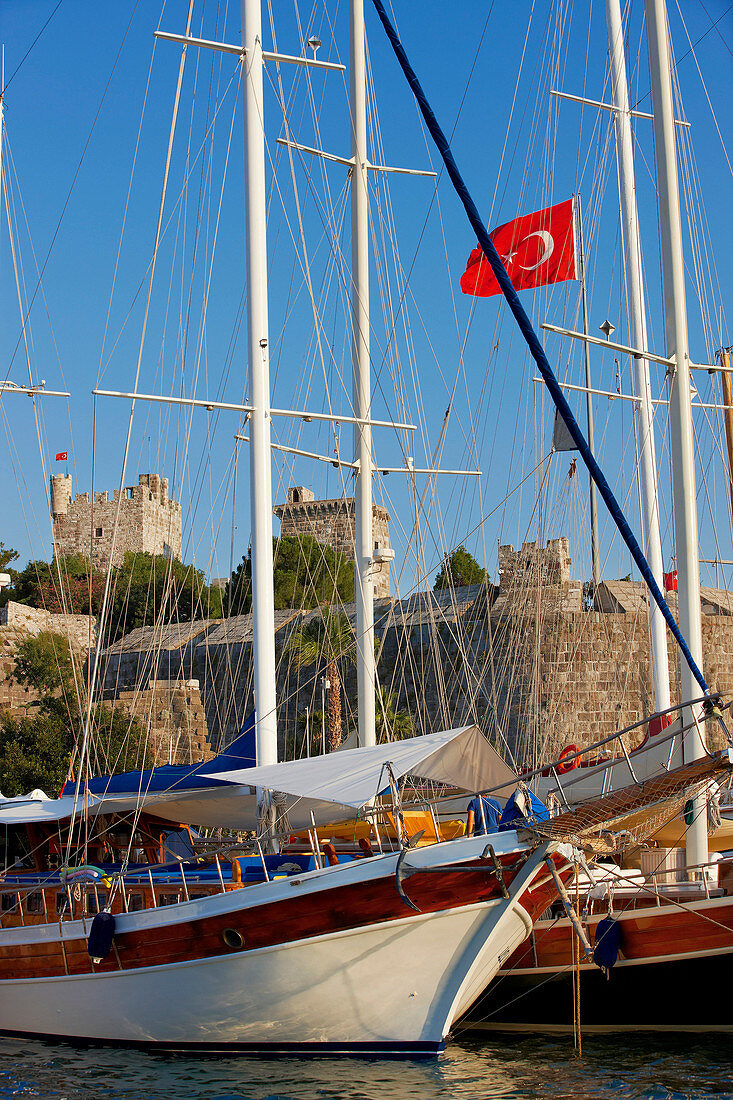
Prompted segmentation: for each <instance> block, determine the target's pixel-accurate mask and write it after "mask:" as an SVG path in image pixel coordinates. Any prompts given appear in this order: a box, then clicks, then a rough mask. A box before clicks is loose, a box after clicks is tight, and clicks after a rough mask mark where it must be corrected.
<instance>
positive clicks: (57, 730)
mask: <svg viewBox="0 0 733 1100" xmlns="http://www.w3.org/2000/svg"><path fill="white" fill-rule="evenodd" d="M13 675H14V678H15V679H16V680H17V681H18V683H21V684H25V685H26V686H27V687H30V688H33V690H34V691H36V692H37V693H38V694H39V695H40V696H41V698H40V701H39V702H38V703H37V704H35V705H34V710H35V713H31V714H29V713H26V714H25V715H23V716H21V717H17V716H15V715H13V714H10V713H9V712H8V711H4V712H2V713H0V790H2V792H3V794H4V795H6V796H8V797H12V796H13V795H16V794H25V793H26V792H28V791H30V790H33V789H34V788H35V787H40V788H41V789H42V790H44V791H45V792H46V794H49V795H55V794H58V792H59V791H60V789H61V787H62V785H63V783H64V781H65V779H66V778H67V775H68V771H69V761H70V758H71V757H72V754H73V752H74V748H75V746H76V745H77V742H78V740H79V738H80V735H81V732H82V728H83V717H82V714H81V712H80V709H79V695H78V692H77V684H76V682H75V680H74V665H73V661H72V654H71V647H70V645H69V642H68V640H67V639H66V638H65V637H64V636H63V635H62V634H54V633H52V632H50V631H43V632H42V633H40V634H38V635H37V636H36V637H30V638H26V639H25V640H24V641H23V642H22V643H21V645H20V646H19V647H18V649H17V651H16V658H15V671H14V673H13ZM84 717H86V716H84ZM91 729H92V736H91V737H90V767H91V770H92V771H93V772H95V773H97V774H106V773H116V772H122V771H129V770H131V769H133V768H141V767H149V766H150V765H151V764H152V759H151V757H150V755H149V753H148V752H147V749H146V747H145V740H144V738H143V735H142V731H141V730H140V727H139V725H138V723H137V721H136V720H135V719H133V718H131V717H130V716H129V715H128V714H127V712H126V711H125V710H124V709H123V708H121V707H109V706H106V705H105V704H99V705H97V706H96V707H94V708H92V714H91Z"/></svg>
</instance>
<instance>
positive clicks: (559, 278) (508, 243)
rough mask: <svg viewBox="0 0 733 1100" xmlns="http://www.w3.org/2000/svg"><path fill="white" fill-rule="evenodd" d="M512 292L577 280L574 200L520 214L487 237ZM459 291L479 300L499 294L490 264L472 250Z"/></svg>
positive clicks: (499, 290)
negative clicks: (512, 287)
mask: <svg viewBox="0 0 733 1100" xmlns="http://www.w3.org/2000/svg"><path fill="white" fill-rule="evenodd" d="M490 237H491V240H492V241H493V243H494V248H495V249H496V251H497V252H498V253H499V255H500V256H501V259H502V262H503V264H504V267H505V268H506V269H507V274H508V275H509V278H510V279H511V281H512V283H513V285H514V289H515V290H527V289H528V288H529V287H533V286H545V285H546V284H547V283H561V282H564V280H565V279H577V278H578V274H577V271H576V267H575V234H574V232H573V200H572V199H568V200H567V202H561V203H558V205H557V206H549V207H548V208H547V209H546V210H537V211H536V212H535V213H534V214H523V215H522V217H521V218H515V219H514V221H513V222H507V223H506V225H500V226H499V227H498V228H497V229H494V230H492V232H491V233H490ZM461 290H462V291H463V293H464V294H473V295H476V296H477V297H479V298H489V297H490V296H491V295H492V294H501V288H500V287H499V284H498V282H497V281H496V278H495V277H494V273H493V271H492V270H491V267H490V265H489V261H488V260H487V259H486V257H485V256H484V254H483V252H482V250H481V249H480V248H474V250H473V252H472V253H471V255H470V256H469V257H468V264H467V266H466V270H465V271H464V273H463V275H461Z"/></svg>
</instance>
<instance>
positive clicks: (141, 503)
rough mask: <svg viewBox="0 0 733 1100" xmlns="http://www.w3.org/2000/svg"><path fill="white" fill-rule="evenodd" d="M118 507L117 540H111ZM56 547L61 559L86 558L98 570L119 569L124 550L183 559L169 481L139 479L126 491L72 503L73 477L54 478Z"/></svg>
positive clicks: (150, 476) (153, 477)
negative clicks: (79, 556) (108, 567)
mask: <svg viewBox="0 0 733 1100" xmlns="http://www.w3.org/2000/svg"><path fill="white" fill-rule="evenodd" d="M118 503H119V513H120V514H119V522H118V525H117V536H116V538H115V540H114V550H113V549H112V535H113V531H114V526H115V521H116V518H117V510H118ZM51 510H52V512H53V546H54V553H55V554H56V555H57V556H58V557H64V556H66V555H67V554H84V556H85V557H88V558H91V561H92V563H93V564H94V565H96V566H97V567H98V568H106V566H107V565H108V564H109V563H110V557H111V562H112V565H119V564H120V563H121V562H122V559H123V558H124V556H125V553H126V551H128V550H130V551H133V552H135V553H148V554H163V555H164V556H166V557H172V558H177V559H179V560H180V557H181V542H182V539H181V505H180V503H179V502H178V501H175V500H171V499H170V498H169V496H168V479H167V478H165V477H159V476H158V474H140V475H139V476H138V484H137V485H131V486H129V487H127V488H126V489H123V491H122V500H121V501H120V491H119V489H115V491H114V493H113V494H112V498H111V499H110V497H109V494H108V493H106V492H101V493H94V499H93V500H92V499H91V498H90V496H89V493H77V494H76V496H75V497H74V498H73V499H72V496H71V477H69V476H68V475H54V476H52V477H51Z"/></svg>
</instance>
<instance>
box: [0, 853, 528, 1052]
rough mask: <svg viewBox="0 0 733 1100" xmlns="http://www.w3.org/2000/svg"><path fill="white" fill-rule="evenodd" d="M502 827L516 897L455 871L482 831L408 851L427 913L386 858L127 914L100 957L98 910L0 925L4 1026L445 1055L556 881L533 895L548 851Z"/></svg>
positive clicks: (191, 1043) (106, 1037)
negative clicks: (94, 923)
mask: <svg viewBox="0 0 733 1100" xmlns="http://www.w3.org/2000/svg"><path fill="white" fill-rule="evenodd" d="M503 835H504V836H505V837H506V840H505V841H504V840H502V841H499V842H498V847H499V848H500V849H501V855H502V857H503V861H504V862H505V864H506V881H507V882H508V883H509V884H510V898H509V899H505V898H504V897H503V896H502V894H501V892H500V889H499V887H498V883H497V880H496V876H495V875H494V874H491V873H489V872H488V869H487V867H486V866H485V865H484V866H481V867H478V866H477V867H476V870H475V872H473V870H470V871H468V872H466V871H458V870H455V868H456V866H457V865H458V861H459V860H460V863H461V865H464V864H465V863H466V862H470V861H473V863H474V864H475V863H476V860H477V857H480V854H481V851H482V850H483V848H484V846H485V838H474V839H472V840H468V841H466V840H462V841H456V842H452V843H449V844H444V845H440V846H434V847H433V849H432V854H431V850H430V849H421V850H419V851H414V852H410V853H408V858H409V862H410V865H411V867H413V868H417V870H416V871H415V873H414V874H412V875H410V877H409V878H407V879H406V880H405V883H404V887H405V890H406V891H407V892H408V895H409V897H410V898H411V899H413V900H414V902H415V903H416V904H417V905H418V906H419V907H420V910H421V911H420V912H415V911H414V910H412V909H411V908H410V907H409V906H408V905H406V904H405V902H404V901H403V899H402V898H401V897H400V895H399V893H398V891H397V888H396V884H395V869H396V862H397V859H396V856H386V857H379V858H377V859H374V860H364V861H356V862H355V863H353V864H349V865H347V866H345V867H334V868H331V869H328V870H325V871H321V872H314V873H311V874H308V875H302V876H300V877H296V878H290V879H283V880H279V881H275V882H271V883H265V884H262V885H260V886H251V887H247V888H245V889H242V890H239V891H230V892H228V893H225V894H219V895H215V896H214V897H209V898H205V899H200V900H196V901H190V902H187V903H183V904H181V905H176V906H169V907H165V908H159V909H153V910H147V911H145V912H141V913H129V914H126V915H123V916H121V917H119V918H118V921H117V930H116V934H115V940H114V946H113V951H112V952H111V954H110V955H109V956H108V957H107V959H106V960H104V961H103V962H102V963H101V964H99V965H98V966H96V967H95V966H94V965H93V964H92V961H91V960H90V959H89V955H88V953H87V951H86V936H87V935H88V928H89V921H88V920H87V921H86V922H83V921H80V920H73V921H68V922H61V923H60V924H59V923H56V924H43V925H35V926H31V927H26V928H13V929H7V930H3V931H0V975H2V980H0V1031H2V1032H5V1033H12V1034H23V1035H37V1036H53V1037H56V1038H63V1039H74V1040H92V1041H98V1042H121V1043H126V1044H145V1045H155V1046H164V1047H170V1048H188V1047H190V1048H199V1049H227V1048H238V1049H242V1050H268V1051H273V1052H274V1051H287V1050H296V1049H303V1050H310V1051H314V1052H315V1051H323V1050H329V1051H333V1052H339V1051H343V1052H355V1051H357V1052H358V1051H361V1052H364V1053H369V1052H373V1053H380V1052H386V1051H392V1052H395V1053H413V1054H415V1053H417V1054H419V1053H425V1054H430V1053H435V1052H436V1051H438V1050H439V1049H440V1048H441V1046H442V1044H443V1042H444V1039H445V1036H446V1034H447V1032H448V1031H449V1029H450V1027H451V1026H452V1024H453V1022H454V1020H455V1019H456V1018H457V1017H458V1016H459V1015H460V1014H461V1013H462V1012H464V1011H465V1010H466V1009H467V1008H468V1007H469V1006H470V1004H471V1003H472V1002H473V1000H474V999H475V998H476V997H477V996H479V995H480V993H481V992H482V990H483V989H484V988H485V987H486V985H488V984H489V982H490V981H491V980H492V978H493V977H494V975H495V973H496V971H497V970H498V968H499V966H500V965H501V964H502V962H505V961H506V960H507V959H508V958H509V956H510V955H511V954H512V952H513V951H514V950H515V949H516V948H517V946H518V945H519V944H520V943H521V942H522V940H524V939H525V938H526V936H527V935H528V934H529V933H530V931H531V927H532V914H533V913H534V912H536V911H537V908H538V907H539V906H540V905H546V904H547V900H548V899H547V893H546V891H547V885H544V886H542V885H541V886H539V888H538V889H536V890H534V891H532V892H531V893H528V888H529V887H531V886H532V883H533V881H535V880H536V879H538V878H542V877H546V876H544V875H543V873H542V872H543V870H544V871H546V868H545V865H544V856H545V855H546V850H545V845H542V846H540V848H539V849H536V850H534V851H532V850H530V849H529V848H527V847H526V846H524V845H521V844H517V843H516V834H511V833H509V834H503ZM512 837H513V838H514V844H512V842H511V840H510V839H509V838H512ZM525 857H526V858H525ZM442 864H445V865H446V866H445V871H443V870H442V868H441V869H440V870H438V872H437V873H435V871H433V870H431V871H430V872H427V870H426V872H425V873H422V874H421V873H420V868H425V869H427V868H428V867H432V868H436V867H438V868H440V867H441V865H442ZM451 868H453V869H451ZM523 900H526V904H527V905H528V906H529V911H528V910H527V909H526V908H525V906H524V904H522V902H523ZM318 925H320V928H319V931H318V932H317V933H316V932H314V931H313V929H314V928H315V927H316V926H318ZM227 930H230V931H231V930H234V931H237V932H239V933H240V935H241V936H242V945H241V948H239V949H235V950H232V949H231V947H228V946H227V945H226V943H225V942H224V933H225V932H226V931H227ZM230 938H231V937H230ZM59 959H60V965H59Z"/></svg>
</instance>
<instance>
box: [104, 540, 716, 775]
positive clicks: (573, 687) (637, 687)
mask: <svg viewBox="0 0 733 1100" xmlns="http://www.w3.org/2000/svg"><path fill="white" fill-rule="evenodd" d="M500 562H501V570H502V571H501V573H500V585H499V586H498V588H497V587H495V586H493V585H489V586H482V585H477V586H471V587H465V588H458V589H456V590H455V591H454V592H450V591H447V590H444V591H442V592H436V593H433V592H421V593H416V594H415V595H414V596H412V597H410V598H409V599H406V600H394V599H389V598H385V599H382V600H377V601H375V625H376V633H377V636H378V638H379V640H380V644H379V665H378V668H379V678H380V683H381V684H382V685H383V687H384V689H385V690H386V691H388V692H394V693H395V695H396V697H397V705H398V708H399V709H408V710H409V711H410V713H411V714H412V715H413V717H414V719H415V730H416V732H420V733H427V732H430V731H432V730H438V729H449V728H452V727H455V726H459V725H462V724H464V723H469V722H478V723H479V725H480V726H481V728H482V729H483V730H484V732H485V733H486V734H487V736H488V737H489V738H490V739H492V740H495V741H497V742H498V743H499V744H500V745H501V744H505V743H506V744H508V745H509V747H510V748H511V750H512V752H514V753H516V754H518V755H519V756H520V758H522V757H525V758H526V757H527V756H528V754H530V753H532V752H538V753H541V754H542V755H544V756H554V755H557V753H559V751H560V750H561V749H562V748H564V747H565V746H566V745H568V744H578V745H584V744H586V745H587V744H590V743H592V742H593V741H596V740H600V739H601V738H603V737H606V736H609V735H610V734H612V733H614V732H615V731H616V730H617V729H620V728H622V727H624V726H626V725H630V724H631V723H633V722H635V721H638V720H640V719H642V718H644V717H645V716H646V715H648V714H650V713H651V712H652V710H653V706H652V699H651V687H650V685H651V672H650V661H649V630H648V616H647V604H646V595H645V591H644V586H643V585H642V584H639V583H634V582H623V581H609V582H604V583H602V584H601V585H600V586H599V589H598V590H597V591H596V592H595V593H594V594H593V596H592V602H591V597H589V595H588V593H587V592H585V593H584V586H583V585H582V584H581V583H580V582H577V581H573V580H572V579H571V578H570V565H571V563H570V556H569V548H568V540H567V539H557V540H552V541H551V542H550V543H548V545H547V546H546V547H544V548H538V547H537V546H536V545H535V544H534V543H527V544H525V545H524V546H523V547H522V548H521V549H520V550H517V551H515V550H514V549H513V548H512V547H511V546H509V547H506V546H505V547H501V550H500ZM672 603H673V601H672ZM606 609H609V610H606ZM343 610H344V612H345V613H346V614H347V616H348V617H349V618H350V619H351V620H352V621H354V619H355V609H354V607H353V605H347V606H345V607H344V608H343ZM702 610H703V647H704V658H705V661H704V667H705V670H706V673H707V675H708V678H709V680H710V683H711V684H712V686H713V687H715V688H716V689H719V690H721V691H728V692H733V599H732V598H731V597H729V596H728V595H727V593H724V592H720V591H718V590H715V589H703V599H702ZM314 614H320V612H302V611H297V610H291V611H282V612H278V613H277V618H276V626H275V629H276V634H275V647H276V654H278V655H282V654H283V651H284V649H285V645H286V643H287V638H288V636H289V634H290V632H291V631H292V630H294V629H298V628H299V627H301V626H303V625H304V624H305V622H306V621H307V618H308V616H311V615H314ZM178 629H179V630H180V639H177V640H176V642H175V644H173V643H171V644H170V645H169V646H168V648H167V651H166V654H165V673H164V674H165V676H167V677H170V678H171V679H173V678H175V677H178V678H180V679H181V680H184V679H186V678H187V677H190V676H197V677H198V678H199V680H200V684H201V697H202V702H203V706H204V709H205V712H206V716H207V723H208V729H209V736H210V740H211V745H212V748H213V749H214V750H215V751H219V750H220V749H221V748H223V747H224V746H225V745H226V744H228V743H229V741H231V740H232V738H233V737H234V736H235V735H236V734H237V733H238V732H239V730H240V729H241V726H242V724H243V722H244V720H245V718H246V716H247V715H248V714H249V712H250V711H251V709H252V706H253V699H252V622H251V615H248V616H236V617H233V618H231V619H228V620H223V621H222V622H219V623H199V624H190V626H189V625H188V624H180V626H179V628H178ZM145 649H146V646H145V640H144V639H143V638H142V637H141V638H140V639H135V640H133V639H132V638H130V641H129V643H126V642H125V641H124V640H123V642H122V643H118V644H117V646H116V647H115V651H114V652H112V651H110V653H109V657H108V660H107V672H106V683H107V684H111V683H112V682H116V683H118V684H119V686H120V687H123V686H124V687H125V688H128V689H129V688H132V687H134V685H135V683H138V684H139V683H141V682H143V681H144V682H147V680H146V677H149V675H150V664H149V660H148V658H147V657H146V653H145ZM678 668H679V663H678V660H677V657H676V654H675V653H674V650H673V649H672V647H670V677H671V683H672V694H673V700H677V701H679V673H678ZM322 671H323V670H322V669H321V668H317V667H315V666H313V667H311V668H308V669H300V670H297V669H294V668H289V667H288V666H287V662H286V661H285V660H284V659H282V660H280V661H279V667H278V677H277V697H278V700H279V711H278V723H279V730H280V742H281V743H280V752H281V753H282V751H283V749H284V746H285V742H286V739H292V737H293V735H294V733H295V731H296V729H298V722H299V720H300V722H301V723H302V717H303V715H304V712H305V708H306V707H308V708H309V709H310V711H311V713H312V711H313V710H314V709H316V710H317V709H318V708H319V707H320V705H321V701H320V689H319V687H318V683H319V675H320V673H321V672H322ZM343 673H344V699H345V701H346V707H345V713H349V707H351V710H352V711H353V705H354V704H353V700H354V698H355V692H356V677H355V672H354V669H353V667H352V668H348V667H346V668H344V669H343ZM345 732H346V731H345Z"/></svg>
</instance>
